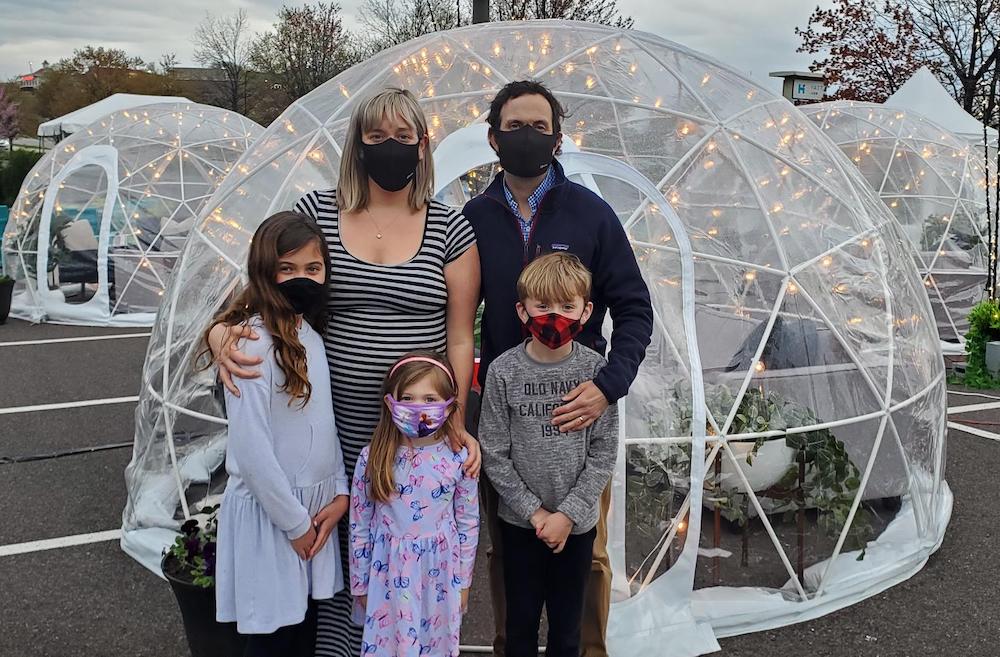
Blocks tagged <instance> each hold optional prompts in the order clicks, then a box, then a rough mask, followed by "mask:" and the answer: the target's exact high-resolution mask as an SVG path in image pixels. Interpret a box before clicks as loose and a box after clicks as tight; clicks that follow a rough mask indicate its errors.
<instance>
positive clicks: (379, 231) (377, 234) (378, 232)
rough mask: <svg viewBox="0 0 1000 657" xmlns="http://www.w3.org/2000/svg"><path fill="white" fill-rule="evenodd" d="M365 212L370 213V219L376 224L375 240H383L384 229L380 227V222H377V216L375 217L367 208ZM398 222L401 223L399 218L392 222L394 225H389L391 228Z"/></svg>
mask: <svg viewBox="0 0 1000 657" xmlns="http://www.w3.org/2000/svg"><path fill="white" fill-rule="evenodd" d="M365 212H367V213H368V218H369V219H371V220H372V223H373V224H375V239H377V240H380V239H382V228H381V227H380V226H379V225H378V222H377V221H375V215H373V214H372V211H371V210H369V209H368V208H365ZM397 221H399V217H396V218H395V219H393V220H392V223H391V224H389V228H392V227H393V226H395V225H396V222H397Z"/></svg>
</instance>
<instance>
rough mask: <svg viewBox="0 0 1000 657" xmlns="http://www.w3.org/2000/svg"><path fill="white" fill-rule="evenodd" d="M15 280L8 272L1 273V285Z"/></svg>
mask: <svg viewBox="0 0 1000 657" xmlns="http://www.w3.org/2000/svg"><path fill="white" fill-rule="evenodd" d="M13 282H14V279H13V278H11V277H10V276H8V275H7V274H3V273H0V285H3V284H5V283H13Z"/></svg>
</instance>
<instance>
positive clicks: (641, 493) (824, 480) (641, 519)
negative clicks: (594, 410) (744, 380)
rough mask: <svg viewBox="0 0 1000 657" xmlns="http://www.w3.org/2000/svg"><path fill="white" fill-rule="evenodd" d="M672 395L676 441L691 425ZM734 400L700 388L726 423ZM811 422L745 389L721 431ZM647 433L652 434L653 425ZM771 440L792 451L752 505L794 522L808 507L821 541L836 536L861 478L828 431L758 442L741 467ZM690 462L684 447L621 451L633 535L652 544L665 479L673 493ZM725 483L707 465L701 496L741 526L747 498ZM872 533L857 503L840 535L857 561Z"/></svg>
mask: <svg viewBox="0 0 1000 657" xmlns="http://www.w3.org/2000/svg"><path fill="white" fill-rule="evenodd" d="M674 395H675V398H676V402H677V403H676V405H675V407H676V408H677V409H678V410H679V412H680V413H681V417H680V418H678V419H679V422H678V423H677V429H678V433H677V434H676V435H685V434H687V433H689V432H690V426H691V425H690V421H691V418H690V391H683V392H676V391H675V393H674ZM734 400H735V398H734V395H733V393H732V391H730V390H729V389H728V388H726V387H724V386H714V387H709V388H707V389H706V404H707V406H708V408H709V409H711V410H712V413H713V415H714V416H715V417H716V418H722V417H726V414H727V413H728V409H730V408H731V407H732V404H733V403H734ZM684 409H687V410H684ZM815 424H819V421H818V420H817V418H816V416H815V414H814V413H813V412H812V411H811V410H810V409H808V408H806V407H804V406H802V405H800V404H796V403H794V402H792V401H789V400H787V399H784V398H783V397H782V396H781V395H778V394H777V393H773V392H770V393H764V392H763V391H762V390H759V389H750V390H748V391H747V392H746V394H744V396H743V398H742V399H741V400H740V404H739V407H738V408H737V409H736V414H735V416H734V421H733V423H732V426H731V427H730V430H729V433H730V434H752V433H766V432H770V431H787V430H788V429H789V428H794V427H804V426H811V425H815ZM661 428H662V427H661ZM652 429H653V430H654V431H656V430H657V427H655V426H654V427H652ZM706 431H707V432H708V433H709V441H711V440H712V438H711V434H712V432H713V428H712V427H711V426H707V427H706ZM654 435H663V434H662V433H660V434H654ZM775 440H784V443H785V445H787V446H788V447H790V448H791V449H793V450H795V454H796V456H795V458H794V459H793V460H792V462H791V463H790V464H789V467H788V470H787V472H786V473H785V475H784V476H783V477H782V478H781V480H780V481H779V482H778V483H777V484H776V485H774V486H772V487H771V488H770V489H768V490H767V491H760V492H758V493H756V495H757V497H758V499H761V500H769V501H770V504H769V505H768V506H769V507H770V509H769V510H773V511H775V512H784V513H785V514H786V515H792V516H794V513H795V512H797V511H799V510H803V509H816V510H817V512H818V524H819V526H820V528H821V529H822V530H823V531H824V532H825V533H827V534H828V535H830V536H836V535H837V534H838V533H839V532H840V531H841V530H842V529H843V527H844V525H845V524H846V522H847V517H848V515H849V514H850V509H851V506H852V505H853V503H854V499H855V498H856V497H857V494H858V491H859V489H860V487H861V472H860V470H859V469H858V467H857V466H856V465H855V464H854V463H853V461H851V458H850V455H849V454H848V453H847V450H846V449H845V448H844V444H843V442H841V441H840V440H837V438H836V437H835V436H834V435H833V432H831V431H830V430H829V429H818V430H815V431H809V432H805V433H790V434H785V435H784V436H777V437H775V436H771V437H759V438H757V439H756V440H755V442H754V444H753V446H752V447H751V449H750V450H749V451H748V452H747V455H746V462H747V464H748V465H750V466H752V465H753V462H754V459H755V458H756V457H757V454H758V452H759V450H760V448H761V447H763V445H764V444H765V443H767V442H768V441H775ZM723 458H725V457H723ZM690 459H691V446H690V444H689V443H682V444H678V445H670V446H663V445H655V446H651V447H649V448H639V449H632V450H631V452H630V453H629V456H628V474H627V476H628V478H629V480H628V486H627V490H628V503H629V510H630V514H631V517H632V518H633V521H634V522H635V524H636V526H637V527H638V530H639V531H640V532H641V533H643V534H645V535H647V536H648V537H652V538H658V537H659V536H661V535H662V533H663V530H664V529H665V528H666V526H667V523H669V521H670V520H671V519H672V517H673V506H674V499H673V493H672V488H671V485H670V480H671V476H673V477H674V480H675V481H676V482H677V484H676V487H677V488H684V487H685V486H686V485H687V478H688V476H689V471H690ZM801 466H804V471H805V476H804V477H803V478H802V481H801V482H800V481H799V473H800V467H801ZM727 483H728V482H720V481H716V480H715V477H714V476H713V472H712V469H711V467H710V468H709V472H708V477H707V480H706V493H707V495H708V497H709V499H710V500H711V502H712V504H713V505H715V507H716V508H719V509H721V510H722V511H723V512H724V514H725V515H726V517H727V518H729V519H730V520H733V521H736V522H738V523H739V524H740V525H744V524H746V523H747V522H748V520H749V518H748V517H747V509H748V508H749V495H748V493H747V492H746V491H745V490H743V488H742V487H741V486H740V485H739V484H736V485H727ZM788 519H791V518H788ZM872 533H873V532H872V514H871V512H870V511H869V510H868V509H866V508H865V507H864V506H863V505H862V506H859V507H858V510H857V512H856V513H855V517H854V521H853V523H852V524H851V528H850V529H849V531H848V534H847V540H846V542H845V546H846V548H847V549H850V550H853V549H860V550H862V552H861V555H860V556H859V557H858V558H859V559H862V558H864V547H865V545H866V544H867V542H868V541H869V540H870V539H871V537H872Z"/></svg>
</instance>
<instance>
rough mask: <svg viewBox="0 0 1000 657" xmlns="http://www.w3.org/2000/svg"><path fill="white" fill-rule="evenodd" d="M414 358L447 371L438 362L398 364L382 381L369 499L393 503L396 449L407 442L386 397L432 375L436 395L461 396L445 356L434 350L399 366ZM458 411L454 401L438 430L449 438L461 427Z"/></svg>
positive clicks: (370, 457) (371, 453)
mask: <svg viewBox="0 0 1000 657" xmlns="http://www.w3.org/2000/svg"><path fill="white" fill-rule="evenodd" d="M414 357H417V358H429V359H433V360H435V361H437V362H438V363H440V364H441V365H442V366H443V367H445V368H446V369H447V372H446V371H445V370H443V369H441V368H440V367H438V366H437V365H435V364H434V363H428V362H427V361H426V360H417V361H413V362H410V363H404V364H403V365H400V366H399V367H396V365H395V364H394V365H393V366H392V367H390V368H389V371H388V373H387V374H386V376H385V380H384V381H383V382H382V399H383V401H382V412H381V415H380V416H379V420H378V426H376V427H375V433H374V434H372V441H371V446H370V447H369V448H368V467H367V469H366V470H365V474H366V475H368V479H369V480H370V481H371V493H370V495H369V496H370V497H371V498H372V499H373V500H375V501H376V502H383V503H384V502H389V501H391V500H392V497H393V496H394V495H396V494H397V488H396V480H395V477H394V476H393V473H394V466H395V464H396V448H398V447H399V446H400V445H402V444H404V441H405V440H406V437H405V436H404V435H403V432H402V431H400V430H399V427H397V426H396V423H395V422H393V421H392V414H391V413H390V412H389V407H388V405H387V404H386V403H385V401H384V400H385V396H386V395H392V396H393V397H396V398H397V399H398V398H399V396H400V393H402V392H403V391H404V390H406V389H407V388H408V387H410V386H411V385H413V384H414V383H416V382H417V381H419V380H421V379H423V378H424V377H428V376H429V377H431V380H432V381H433V382H434V390H435V392H437V394H438V395H439V396H440V397H441V399H456V400H457V397H458V394H457V393H458V390H457V387H456V386H455V384H454V381H455V371H454V370H452V368H451V365H450V364H449V363H448V361H447V360H446V359H445V358H444V357H443V356H441V354H439V353H437V352H434V351H415V352H413V353H409V354H406V355H405V356H403V357H402V358H400V359H399V360H397V361H396V363H399V362H402V361H404V360H406V359H409V358H414ZM449 375H450V376H449ZM457 409H458V401H452V403H451V405H450V406H449V407H448V410H450V411H451V413H450V414H449V415H448V419H447V420H445V422H444V424H443V425H442V426H441V428H440V429H438V431H439V432H441V433H442V435H443V436H444V437H446V438H447V437H450V436H453V435H455V432H456V431H457V430H458V428H459V427H458V426H457V423H458V414H457V413H455V411H456V410H457Z"/></svg>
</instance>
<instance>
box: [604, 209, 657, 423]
mask: <svg viewBox="0 0 1000 657" xmlns="http://www.w3.org/2000/svg"><path fill="white" fill-rule="evenodd" d="M600 203H601V205H603V206H604V207H603V214H604V215H605V218H604V221H603V223H602V225H601V228H600V246H599V248H598V254H597V258H596V259H595V260H594V261H593V263H592V267H591V268H592V270H593V271H592V274H593V278H594V293H595V294H594V296H595V297H597V298H598V299H601V300H602V301H603V302H604V303H606V304H607V306H608V310H609V311H610V313H611V320H612V322H613V324H614V329H613V330H612V332H611V353H610V354H608V364H607V365H606V366H605V367H604V369H602V370H601V371H600V373H599V374H598V375H597V378H595V379H594V384H595V385H596V386H597V387H598V388H599V389H600V390H601V392H602V393H604V396H605V397H607V399H608V401H609V402H610V403H612V404H613V403H615V402H616V401H618V400H619V399H621V398H622V397H624V396H625V395H626V394H628V389H629V386H631V385H632V381H634V380H635V376H636V374H637V373H638V371H639V365H640V364H641V363H642V359H643V358H645V357H646V347H648V346H649V341H650V339H651V337H652V334H653V308H652V306H651V305H650V302H649V289H647V287H646V282H645V281H644V280H643V279H642V275H641V274H640V273H639V265H638V263H636V261H635V254H634V253H633V252H632V246H631V245H630V244H629V242H628V236H626V235H625V229H624V228H622V225H621V222H620V221H619V220H618V216H617V215H615V213H614V211H613V210H612V209H611V208H610V207H609V206H608V205H607V204H606V203H604V202H603V201H600Z"/></svg>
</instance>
